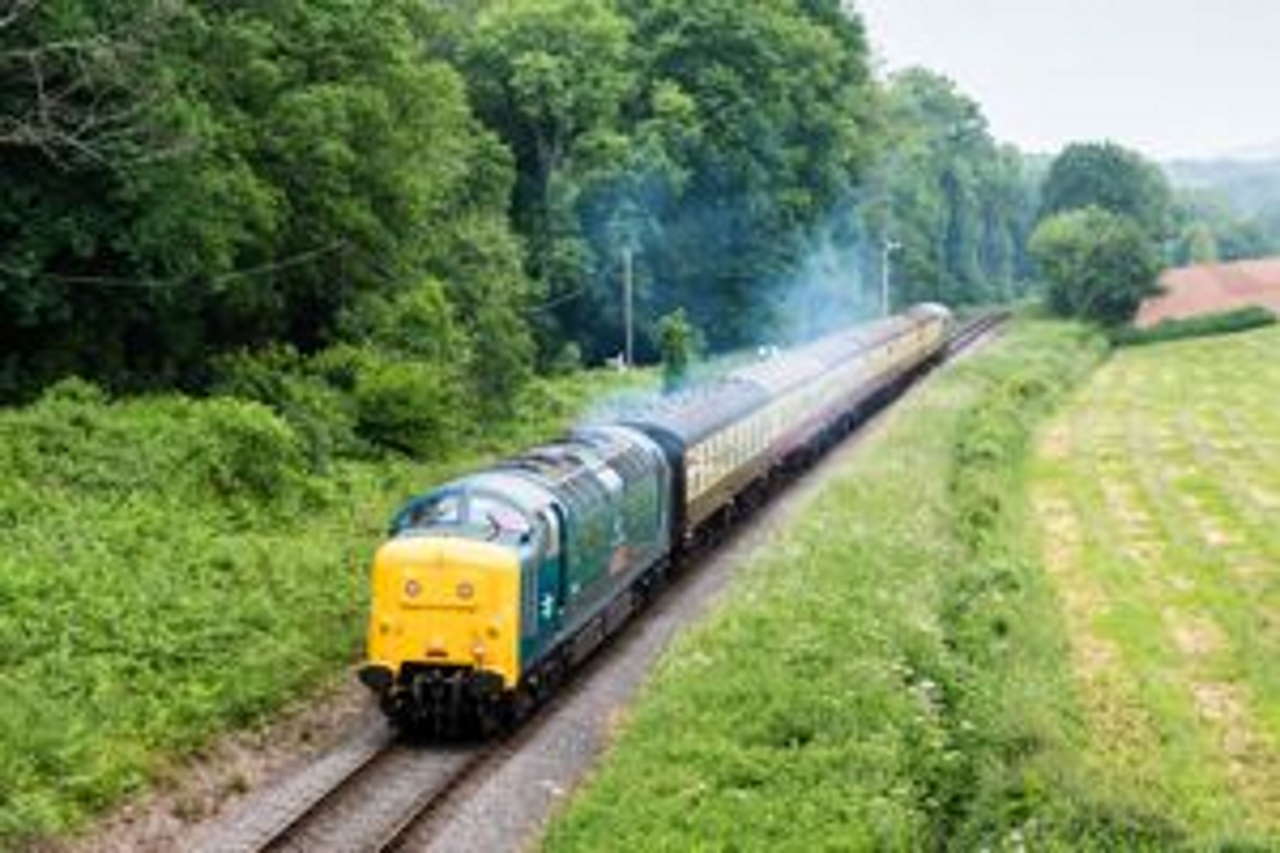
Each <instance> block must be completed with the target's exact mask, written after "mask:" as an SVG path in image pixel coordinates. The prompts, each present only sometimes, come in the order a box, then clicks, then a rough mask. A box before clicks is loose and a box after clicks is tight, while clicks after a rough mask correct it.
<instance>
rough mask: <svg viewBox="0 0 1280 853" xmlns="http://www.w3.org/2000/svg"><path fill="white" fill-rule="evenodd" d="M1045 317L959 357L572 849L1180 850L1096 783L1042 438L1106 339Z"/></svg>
mask: <svg viewBox="0 0 1280 853" xmlns="http://www.w3.org/2000/svg"><path fill="white" fill-rule="evenodd" d="M1105 349H1106V347H1105V344H1104V342H1103V341H1102V340H1101V339H1100V338H1099V337H1098V336H1097V335H1095V334H1092V333H1090V332H1088V331H1087V330H1085V329H1083V328H1081V327H1077V326H1071V325H1061V324H1043V323H1036V324H1023V325H1020V326H1019V327H1018V328H1017V329H1016V330H1015V331H1014V332H1013V333H1011V334H1010V336H1009V337H1008V338H1007V339H1006V340H1004V341H1003V342H1001V343H999V344H997V345H996V346H995V347H993V350H992V352H990V353H988V354H982V355H978V356H975V357H974V358H972V359H970V360H968V361H966V362H964V363H962V364H960V365H958V366H956V367H955V368H953V369H951V370H948V371H947V373H946V374H945V375H943V376H941V377H939V378H938V379H937V380H936V381H935V382H933V383H931V384H930V386H928V387H927V388H925V389H923V390H922V391H921V392H920V393H919V395H918V396H915V397H914V398H913V399H911V400H910V401H908V402H907V403H905V404H904V405H903V407H902V408H901V409H900V410H899V411H897V412H895V413H894V415H893V416H892V423H891V426H890V427H889V428H888V429H886V430H885V431H884V432H882V433H881V434H879V435H878V436H877V437H875V438H874V439H872V441H873V442H874V443H873V444H872V445H870V446H868V447H867V449H866V450H865V451H864V452H863V453H861V454H860V455H859V456H858V457H857V458H856V460H855V461H854V462H853V463H852V464H851V465H850V466H849V467H848V468H847V469H846V470H845V471H843V472H841V473H840V474H838V475H837V476H836V478H835V480H834V481H833V482H832V484H831V485H829V486H828V487H827V488H826V491H825V492H824V493H823V494H822V495H820V496H819V497H818V498H817V499H815V501H814V502H813V503H812V504H811V505H810V506H809V507H808V508H807V509H806V510H805V512H804V514H803V516H802V518H801V519H800V521H799V522H798V524H796V525H795V526H794V527H793V528H792V529H789V530H787V531H785V532H783V533H782V534H780V538H779V539H778V541H777V542H776V543H775V544H774V545H772V546H770V548H769V549H768V551H767V552H766V553H764V554H763V555H761V557H759V558H758V559H757V560H756V561H755V563H754V564H753V565H751V566H749V567H747V568H746V569H745V571H744V573H743V575H742V576H741V578H740V580H739V582H738V584H737V586H736V587H735V589H734V590H733V591H732V592H731V593H730V597H729V599H728V601H726V602H725V603H724V604H723V605H722V606H721V608H720V609H719V610H718V612H717V613H716V614H714V615H713V616H712V617H711V619H710V620H709V621H708V623H706V624H704V625H702V626H700V627H698V628H695V629H694V630H693V631H692V632H691V633H689V634H688V635H686V636H684V637H683V638H681V639H680V640H679V641H677V643H676V644H675V645H674V647H673V648H672V650H671V651H670V652H669V653H668V654H667V655H666V657H665V658H664V660H663V662H662V663H661V665H660V667H659V670H658V673H657V675H656V677H655V679H654V681H653V683H652V684H651V685H650V686H649V687H648V688H647V690H646V693H645V694H644V696H643V697H642V698H641V700H640V702H639V703H638V705H637V707H636V708H635V709H634V711H633V713H632V715H631V717H630V719H629V720H628V721H627V723H626V725H625V726H624V728H623V730H622V732H621V734H620V736H619V738H618V741H617V744H616V746H615V748H614V750H613V753H612V754H611V755H610V757H609V759H608V760H607V762H606V764H605V765H604V767H603V768H602V770H601V771H600V773H599V775H598V776H597V777H596V778H594V779H593V780H592V781H591V782H590V783H588V785H587V787H586V788H585V790H584V791H582V792H581V793H580V794H579V796H578V798H577V799H576V800H575V801H574V802H573V804H572V806H571V807H570V809H569V810H568V812H567V813H566V814H565V815H563V816H562V817H560V818H559V819H558V820H557V821H556V822H555V823H554V824H553V825H552V827H551V829H550V832H549V834H548V836H547V838H546V840H545V846H546V848H547V849H551V850H597V849H632V848H644V849H670V850H684V849H758V848H766V847H767V848H778V849H794V850H812V849H824V848H829V847H831V846H832V845H833V844H835V845H837V846H839V847H842V848H850V849H954V850H974V849H1023V848H1026V849H1061V850H1078V849H1098V850H1112V849H1133V848H1143V847H1145V848H1147V849H1167V848H1168V847H1169V846H1172V845H1175V844H1177V843H1179V842H1180V841H1181V840H1182V839H1183V838H1184V834H1183V830H1182V828H1181V826H1180V824H1179V823H1178V822H1177V821H1176V820H1172V819H1166V818H1165V817H1163V816H1161V815H1160V814H1158V813H1151V812H1148V811H1144V810H1143V809H1142V808H1140V807H1139V806H1138V805H1136V803H1138V800H1137V799H1135V798H1131V797H1130V796H1128V794H1127V793H1126V792H1124V791H1122V790H1112V789H1107V790H1095V789H1094V788H1093V786H1092V779H1091V777H1090V776H1089V773H1088V768H1087V767H1086V766H1085V765H1084V763H1083V762H1081V761H1080V758H1079V756H1080V753H1081V751H1082V748H1083V745H1084V744H1085V743H1087V740H1088V737H1089V734H1088V733H1087V732H1086V731H1085V730H1083V729H1082V728H1081V727H1080V726H1079V717H1078V713H1079V708H1078V706H1077V704H1076V694H1075V689H1074V684H1073V681H1072V677H1071V669H1070V666H1069V664H1068V661H1069V654H1068V646H1067V637H1066V635H1065V632H1064V627H1063V623H1062V619H1061V616H1060V614H1059V609H1058V608H1059V605H1058V600H1057V598H1056V597H1055V594H1054V592H1053V590H1052V588H1051V586H1050V583H1049V580H1048V578H1047V576H1046V575H1045V573H1044V570H1043V568H1042V565H1041V563H1040V559H1039V553H1038V549H1037V547H1036V541H1035V536H1034V535H1033V529H1032V528H1031V527H1030V524H1029V521H1030V518H1029V514H1028V495H1027V488H1026V484H1027V457H1028V448H1029V441H1030V438H1031V436H1032V433H1033V430H1034V429H1035V427H1036V425H1037V424H1038V423H1039V422H1040V421H1041V420H1042V419H1043V418H1044V417H1045V416H1046V414H1047V413H1048V412H1049V411H1050V410H1051V409H1052V408H1053V407H1054V406H1055V404H1057V403H1058V402H1059V401H1060V400H1061V399H1062V398H1063V395H1064V394H1065V393H1066V392H1067V391H1068V390H1070V389H1071V388H1072V387H1073V386H1075V385H1077V384H1078V383H1079V382H1080V381H1081V380H1082V379H1083V378H1084V377H1085V376H1086V375H1087V374H1088V373H1089V372H1090V370H1091V369H1092V368H1093V367H1094V365H1096V364H1097V363H1098V361H1099V360H1100V359H1101V358H1102V357H1103V354H1104V352H1105Z"/></svg>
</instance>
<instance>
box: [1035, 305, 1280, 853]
mask: <svg viewBox="0 0 1280 853" xmlns="http://www.w3.org/2000/svg"><path fill="white" fill-rule="evenodd" d="M1277 353H1280V329H1276V328H1274V327H1273V328H1269V329H1263V330H1259V331H1255V332H1250V333H1247V334H1240V335H1232V336H1230V337H1222V338H1213V339H1204V340H1197V341H1186V342H1181V343H1176V344H1168V345H1162V346H1159V347H1145V348H1142V349H1138V350H1132V351H1125V352H1122V353H1120V354H1119V355H1117V356H1116V358H1115V359H1114V360H1112V361H1111V363H1109V364H1108V365H1107V366H1106V367H1105V368H1104V369H1103V370H1102V371H1100V372H1099V373H1098V375H1097V376H1096V377H1095V378H1094V379H1093V381H1092V382H1090V383H1089V385H1088V386H1087V387H1086V388H1084V389H1083V390H1082V392H1081V393H1080V394H1079V395H1078V396H1077V398H1076V399H1075V400H1074V401H1073V403H1072V404H1071V405H1070V406H1069V407H1067V408H1066V409H1065V410H1064V411H1063V412H1062V414H1060V415H1059V416H1058V417H1057V418H1055V419H1054V421H1053V422H1052V423H1051V424H1050V425H1049V428H1048V429H1047V430H1046V432H1045V433H1044V437H1043V439H1042V441H1041V442H1040V445H1039V452H1038V457H1037V464H1036V468H1035V477H1034V483H1033V485H1034V492H1035V495H1036V507H1037V512H1038V515H1039V516H1040V518H1041V521H1042V525H1043V528H1044V553H1045V562H1046V564H1047V565H1048V566H1049V568H1050V570H1051V572H1052V575H1053V577H1054V578H1055V581H1056V583H1057V584H1058V586H1059V587H1060V588H1061V590H1062V598H1063V601H1064V606H1065V610H1066V617H1067V622H1068V624H1069V626H1070V630H1071V634H1072V638H1073V648H1074V654H1073V663H1074V670H1075V678H1076V680H1077V682H1078V684H1079V689H1080V692H1081V695H1082V697H1083V707H1084V711H1085V717H1086V720H1087V723H1088V727H1089V730H1090V732H1091V737H1090V739H1089V740H1088V741H1087V757H1088V761H1089V763H1090V765H1091V766H1092V767H1093V769H1094V772H1095V774H1096V776H1097V778H1098V779H1099V784H1100V786H1101V787H1102V788H1103V789H1104V790H1125V791H1128V792H1130V795H1131V796H1132V797H1133V798H1135V799H1136V800H1137V801H1138V802H1139V803H1140V804H1141V806H1142V807H1143V808H1145V809H1146V810H1148V811H1155V812H1160V813H1164V814H1168V815H1173V816H1175V817H1176V818H1177V819H1178V821H1179V822H1181V823H1183V824H1184V825H1185V826H1186V827H1187V829H1188V831H1189V833H1190V834H1191V837H1192V838H1193V839H1194V842H1195V843H1196V844H1197V845H1201V846H1203V847H1213V846H1218V845H1220V844H1224V843H1226V842H1227V841H1232V840H1235V841H1239V840H1241V839H1252V840H1254V841H1255V842H1256V843H1257V845H1258V848H1259V849H1272V850H1274V849H1277V848H1280V527H1278V526H1277V524H1276V520H1277V518H1278V517H1280V407H1277V405H1276V402H1277V400H1280V361H1278V360H1277V358H1276V354H1277Z"/></svg>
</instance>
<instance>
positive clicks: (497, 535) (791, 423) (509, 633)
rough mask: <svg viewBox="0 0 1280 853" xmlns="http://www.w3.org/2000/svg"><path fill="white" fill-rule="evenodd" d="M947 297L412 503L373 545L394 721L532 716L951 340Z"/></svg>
mask: <svg viewBox="0 0 1280 853" xmlns="http://www.w3.org/2000/svg"><path fill="white" fill-rule="evenodd" d="M950 331H951V315H950V312H949V311H947V309H946V308H943V307H941V306H937V305H923V306H917V307H915V308H913V309H911V310H910V311H908V312H906V313H905V314H902V315H900V316H897V317H892V318H887V319H885V320H882V321H879V322H876V323H873V324H870V325H868V326H863V327H859V328H856V329H852V330H849V331H845V332H841V333H838V334H835V335H831V336H829V337H826V338H823V339H821V340H819V341H817V342H815V343H813V344H810V345H807V346H804V347H800V348H798V349H796V350H794V351H791V352H788V353H785V354H782V355H780V356H777V357H775V358H771V359H768V360H762V361H760V362H757V363H754V364H751V365H748V366H745V367H742V368H740V369H738V370H735V371H732V372H730V373H729V374H728V375H727V376H724V377H723V378H721V379H719V380H717V381H714V382H712V383H709V384H706V385H703V386H700V387H698V388H694V389H691V390H688V391H685V392H681V393H678V394H675V395H672V396H669V397H665V398H662V399H661V400H658V401H655V402H653V403H651V404H649V405H646V406H643V407H641V408H636V409H632V410H630V411H628V412H627V413H625V415H621V416H618V417H616V418H614V419H612V420H611V421H610V422H608V423H600V424H594V425H590V426H586V427H583V428H581V429H579V430H576V431H574V432H573V433H572V434H571V435H570V436H568V437H567V438H565V439H564V440H562V441H559V442H556V443H553V444H549V445H545V446H542V447H538V448H534V449H533V450H530V451H528V452H526V453H524V454H522V455H520V456H518V457H515V458H513V459H510V460H508V461H506V462H503V463H501V464H499V465H497V466H495V467H494V468H492V469H489V470H487V471H483V472H480V473H477V474H474V475H471V476H469V477H464V478H462V479H460V480H458V481H455V482H453V483H450V484H447V485H445V486H443V487H441V488H439V489H436V490H435V491H432V492H430V493H428V494H426V495H423V496H421V497H419V498H416V499H414V500H412V501H410V502H409V503H408V504H407V505H406V506H405V507H404V508H403V509H402V510H401V511H400V512H399V513H398V514H397V515H396V517H395V518H394V520H393V521H392V524H391V530H390V540H389V541H388V542H387V543H386V544H385V545H383V547H382V548H381V549H379V551H378V554H377V556H376V558H375V561H374V567H373V580H372V593H373V594H372V612H371V616H370V621H369V631H368V662H367V663H366V664H365V665H364V666H363V667H362V668H361V670H360V678H361V680H362V681H363V682H364V683H365V684H366V685H367V686H368V687H369V688H370V689H371V690H373V691H374V692H375V693H376V694H377V695H378V696H379V697H380V699H381V702H382V705H383V708H384V710H386V712H387V713H388V715H389V716H390V717H391V718H392V719H393V720H395V721H396V722H397V723H399V724H401V725H403V726H406V727H411V728H425V729H428V730H431V731H434V732H437V733H442V734H448V733H456V732H458V731H461V730H462V729H464V728H467V727H469V726H470V725H471V724H472V723H474V722H477V721H478V722H480V723H481V724H483V725H485V726H486V727H496V726H500V725H502V724H503V723H504V722H505V721H508V720H510V719H511V718H513V717H519V716H520V715H521V714H522V712H523V709H524V707H525V706H528V705H531V704H532V703H533V702H535V701H536V700H537V699H538V698H539V697H540V696H541V695H544V694H545V693H547V692H548V691H549V690H550V689H552V688H553V687H554V685H555V684H556V683H557V682H558V681H559V680H560V678H561V677H562V676H563V675H564V674H565V673H566V672H567V671H568V670H569V669H571V668H572V667H574V666H575V665H576V664H577V663H579V662H580V661H581V660H582V659H583V658H585V657H586V656H587V655H589V654H590V653H591V651H592V650H593V649H595V648H596V647H597V646H598V645H599V644H600V643H601V642H602V641H603V640H604V639H605V638H606V637H607V636H608V635H609V634H611V633H613V632H614V631H616V630H617V629H618V628H619V627H620V626H621V625H622V624H623V623H624V622H625V621H626V620H627V617H628V616H629V615H630V614H631V613H632V612H633V611H634V610H635V609H636V608H637V607H638V606H640V605H641V604H643V603H644V601H645V600H646V599H647V598H648V596H649V594H650V592H651V590H652V589H653V588H654V587H655V586H657V585H659V584H660V583H661V581H662V580H663V578H664V576H665V573H666V571H667V569H668V567H669V565H670V564H671V561H672V560H673V559H674V558H675V557H676V556H678V554H679V553H680V552H681V551H682V550H683V549H684V548H685V547H687V546H688V544H689V543H690V542H693V541H696V540H698V539H699V538H700V537H701V536H702V535H703V534H706V533H707V532H709V531H713V530H716V529H718V528H719V527H720V526H721V525H722V523H723V522H725V521H726V520H727V519H728V518H729V517H730V516H732V514H733V513H734V511H735V510H736V509H737V508H738V507H739V506H740V505H741V504H743V503H744V502H749V501H750V500H751V497H752V496H753V495H755V494H759V493H760V492H761V491H762V487H763V486H764V485H765V484H767V483H768V481H769V480H770V479H771V478H772V477H773V476H774V475H775V474H777V473H778V472H780V471H785V470H788V469H789V468H792V467H794V466H795V465H796V464H797V463H798V462H803V461H805V460H807V458H808V457H809V456H810V455H812V453H813V452H814V451H815V449H820V448H821V447H823V446H825V445H826V444H827V443H828V442H829V441H830V440H832V439H833V438H834V437H835V436H837V435H839V434H841V433H843V432H844V431H845V430H847V428H849V427H850V426H851V425H852V424H853V423H854V422H855V420H856V419H857V417H858V416H859V415H860V413H861V410H862V409H863V408H864V407H867V406H869V405H874V404H875V403H877V402H879V401H880V400H881V399H882V398H883V397H885V396H886V395H888V394H890V393H892V392H893V391H895V390H896V389H898V388H900V387H901V386H902V384H903V383H904V382H905V381H906V380H907V379H909V378H910V376H911V375H913V374H914V373H916V372H918V371H920V370H922V369H924V368H926V367H927V366H928V365H929V364H930V363H932V362H933V361H934V360H936V359H937V358H939V357H940V356H941V354H942V353H943V352H944V350H945V348H946V344H947V340H948V337H949V334H950Z"/></svg>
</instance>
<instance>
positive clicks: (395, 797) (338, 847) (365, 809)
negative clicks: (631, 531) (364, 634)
mask: <svg viewBox="0 0 1280 853" xmlns="http://www.w3.org/2000/svg"><path fill="white" fill-rule="evenodd" d="M1009 317H1010V314H1009V312H1006V311H997V312H990V313H986V314H983V315H980V316H978V317H974V318H971V319H970V320H968V321H966V322H964V323H962V324H960V325H959V326H957V328H956V329H955V331H954V332H953V333H952V335H951V337H950V339H949V340H948V342H947V360H950V359H952V358H954V357H956V356H957V355H959V354H960V353H962V352H964V351H965V350H967V349H969V348H970V347H972V346H974V345H975V344H977V343H978V342H980V341H981V340H983V339H984V338H985V337H986V336H987V335H988V334H990V333H991V332H993V331H994V330H995V329H997V328H998V327H999V326H1001V325H1003V324H1004V323H1005V322H1006V321H1007V320H1008V319H1009ZM714 548H715V545H714V544H713V545H711V546H710V549H712V550H714ZM701 556H702V553H701V551H700V552H699V553H697V554H694V555H692V559H690V560H689V561H690V562H696V561H697V559H698V558H699V557H701ZM637 618H639V619H644V618H646V614H644V613H642V614H640V615H639V616H638V617H637ZM634 628H635V626H631V629H634ZM600 657H602V656H597V659H596V660H595V661H591V662H589V663H588V664H587V665H586V667H584V670H585V671H584V672H580V673H577V674H576V676H575V678H574V679H571V681H570V684H569V685H568V686H567V687H566V688H565V689H564V690H562V691H561V694H562V695H557V696H556V697H554V698H553V699H552V701H551V702H550V703H549V707H548V708H546V709H544V710H543V711H542V712H540V713H539V714H538V717H541V718H543V719H538V718H535V719H532V720H529V721H527V722H526V724H525V725H524V726H523V727H522V728H521V729H520V730H518V731H517V732H516V733H515V734H513V735H511V736H510V737H508V738H507V739H505V740H502V741H496V742H493V743H488V744H459V745H448V746H441V745H423V744H415V743H413V742H411V741H405V740H402V739H401V738H399V737H398V736H397V735H396V733H395V731H394V730H393V729H391V727H390V726H389V725H388V724H387V723H386V722H385V720H384V719H383V718H382V715H381V714H380V713H379V712H377V711H376V710H371V711H370V712H369V713H368V714H366V715H364V716H363V717H362V718H361V719H360V720H359V721H357V723H356V724H355V725H354V726H353V727H352V729H351V730H350V731H349V732H348V734H347V735H346V737H345V738H344V739H343V740H341V741H340V742H339V743H338V744H337V745H336V746H334V747H333V748H331V749H329V750H328V751H326V752H324V753H323V754H321V755H320V756H319V757H317V758H316V759H314V760H312V761H309V762H307V763H305V764H304V765H303V766H301V767H299V768H298V769H296V770H295V771H293V772H292V773H291V774H288V775H286V776H285V777H284V778H282V779H281V780H279V781H278V782H277V783H276V784H274V785H273V786H272V787H270V788H269V789H267V790H264V791H263V792H261V793H259V794H256V795H254V796H252V797H250V798H249V800H248V801H246V802H245V803H243V804H242V805H241V806H240V807H239V808H237V809H236V810H234V811H233V812H232V813H231V814H230V815H228V816H227V817H226V818H224V819H222V820H220V821H217V822H216V823H213V824H212V825H209V826H207V827H205V828H204V830H203V831H202V832H199V833H198V835H197V837H196V838H195V839H193V844H192V847H191V849H193V850H196V851H202V853H259V851H309V852H310V851H390V850H397V849H400V848H401V847H402V846H403V845H404V843H405V841H406V839H408V838H409V837H411V836H413V837H421V835H422V830H423V825H424V824H425V823H427V822H429V821H430V819H431V817H432V815H433V814H435V813H436V812H437V811H438V810H440V809H441V808H442V807H443V806H444V804H445V803H446V802H447V801H448V800H449V799H450V795H451V794H453V793H454V792H455V791H457V790H458V789H459V788H460V787H462V786H464V784H465V783H466V782H467V780H469V779H471V778H473V777H474V776H476V775H477V774H478V773H479V772H480V771H481V770H482V768H484V767H485V766H487V765H489V764H491V763H494V762H497V761H500V760H501V757H502V756H504V755H508V756H509V755H511V754H513V753H515V752H518V751H519V749H520V744H521V743H522V742H524V741H525V740H526V739H527V738H528V737H530V736H531V735H532V733H533V732H534V731H536V729H537V728H538V726H539V725H540V724H541V723H543V722H544V721H545V718H547V717H549V716H550V715H553V714H554V713H555V708H556V706H558V705H561V704H562V703H563V702H565V701H567V700H568V699H569V698H571V696H572V694H573V692H574V691H575V689H576V688H577V687H578V686H579V684H580V683H581V682H582V680H583V678H584V677H585V676H586V675H588V674H589V672H590V671H592V670H595V669H597V667H598V666H600V665H601V663H602V662H601V661H600ZM427 828H428V829H429V828H430V827H429V826H428V827H427Z"/></svg>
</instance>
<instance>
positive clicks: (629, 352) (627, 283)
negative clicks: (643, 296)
mask: <svg viewBox="0 0 1280 853" xmlns="http://www.w3.org/2000/svg"><path fill="white" fill-rule="evenodd" d="M633 275H634V263H633V258H632V251H631V247H630V246H625V247H624V248H623V249H622V327H623V328H624V329H626V336H627V338H626V349H625V350H624V351H623V352H624V357H625V358H626V365H627V367H628V368H630V367H632V366H633V365H634V364H635V353H634V351H633V350H634V343H635V341H634V334H633V332H632V316H631V315H632V305H631V301H632V293H633V291H634V279H633Z"/></svg>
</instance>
